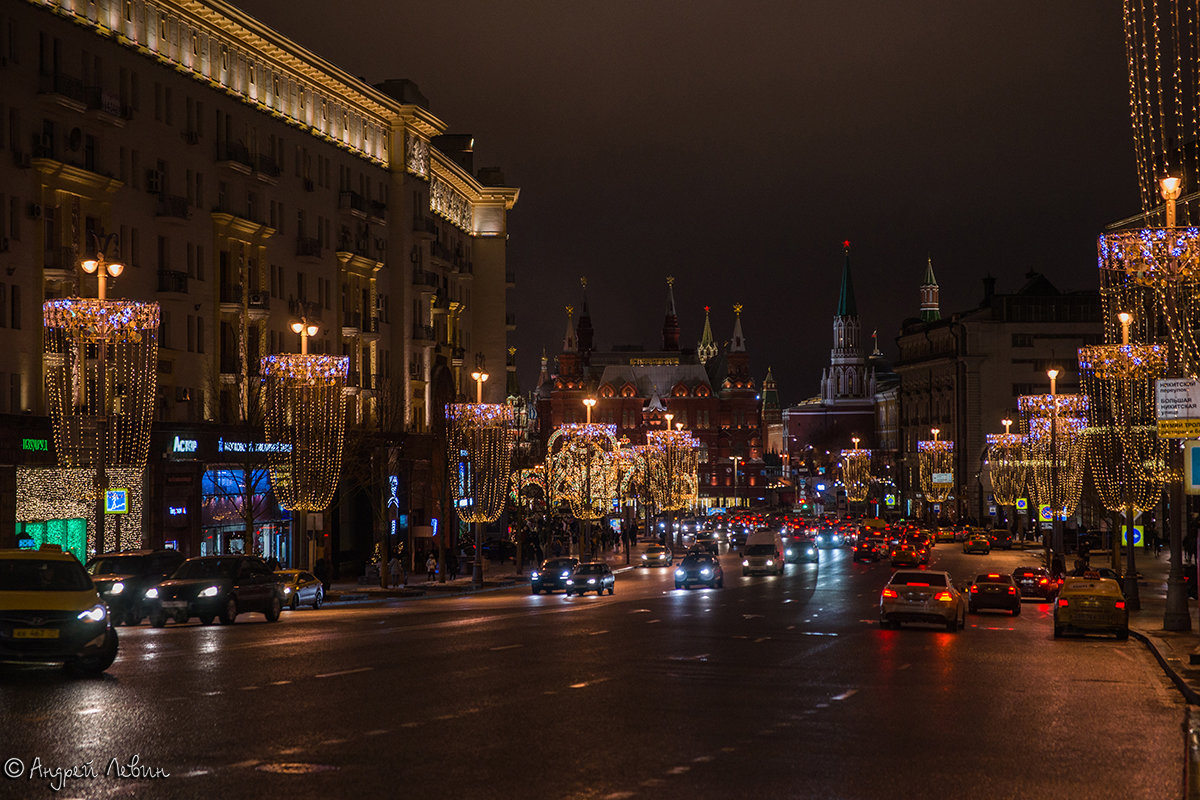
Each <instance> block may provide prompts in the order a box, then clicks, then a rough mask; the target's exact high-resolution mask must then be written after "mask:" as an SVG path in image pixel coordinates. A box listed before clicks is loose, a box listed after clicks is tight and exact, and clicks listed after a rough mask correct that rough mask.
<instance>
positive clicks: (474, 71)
mask: <svg viewBox="0 0 1200 800" xmlns="http://www.w3.org/2000/svg"><path fill="white" fill-rule="evenodd" d="M237 5H238V6H239V7H240V8H242V9H244V10H245V11H246V12H248V13H250V14H251V15H253V16H256V17H258V18H259V19H260V20H262V21H263V22H264V23H266V24H267V25H269V26H271V27H273V28H275V29H276V30H279V31H280V32H282V33H283V34H284V35H286V36H289V37H291V38H292V39H294V40H296V41H297V42H298V43H299V44H301V45H302V46H304V47H307V48H308V49H310V50H312V51H313V52H315V53H317V54H318V55H320V56H321V57H323V58H325V59H327V60H328V61H330V62H332V63H334V64H336V65H338V66H340V67H342V68H343V69H345V70H347V71H348V72H350V73H352V74H355V75H360V76H362V77H363V78H365V79H366V80H367V81H369V82H371V83H377V82H379V81H382V80H384V79H386V78H402V77H403V78H410V79H412V80H414V81H415V82H416V83H417V84H418V85H419V86H420V88H421V90H422V92H423V93H424V94H425V95H426V96H427V97H428V98H429V101H430V106H431V110H432V111H433V113H434V114H436V115H437V116H439V117H440V118H442V119H443V120H445V121H446V122H447V123H449V125H450V131H451V132H457V133H471V134H474V136H475V137H476V151H475V166H476V168H479V167H481V166H493V165H494V166H499V167H501V168H502V169H503V170H504V172H505V176H506V178H507V182H508V184H509V185H513V186H518V187H520V190H521V196H520V200H519V201H518V203H517V206H516V208H515V209H514V211H513V213H512V214H511V216H510V234H511V240H510V248H509V264H510V266H511V267H512V268H513V269H515V270H516V272H517V281H518V284H517V289H516V290H514V291H511V292H510V295H509V298H510V307H511V308H512V310H514V311H515V312H516V314H517V321H518V328H517V331H516V332H515V333H514V334H510V344H514V345H516V346H517V348H518V363H519V369H520V377H521V381H522V385H523V388H525V389H527V390H528V389H530V388H532V385H533V381H534V379H535V377H536V375H537V369H538V357H539V355H540V353H541V350H542V348H543V347H546V348H547V349H548V350H549V351H550V353H551V355H553V354H554V353H555V352H557V351H558V349H559V348H560V346H561V341H562V333H563V329H564V327H565V324H564V319H565V317H564V312H563V306H564V305H566V304H568V303H570V304H572V305H574V306H576V308H578V306H579V304H580V303H579V300H580V289H579V277H580V276H581V275H586V276H587V277H588V280H589V301H590V303H589V305H590V307H591V311H592V319H593V324H594V326H595V329H596V346H597V348H598V349H607V348H608V347H610V346H611V345H613V344H620V343H641V344H644V345H645V346H647V348H656V347H658V346H659V344H660V338H661V334H660V330H661V328H662V321H663V312H664V308H665V298H666V285H665V278H666V276H667V275H674V276H676V283H675V296H676V300H677V303H678V309H679V318H680V325H681V327H682V331H683V335H682V339H683V342H684V344H685V346H686V345H689V344H690V345H693V346H694V343H695V341H696V340H697V339H698V338H699V335H700V331H701V327H702V325H703V315H704V312H703V307H704V306H705V305H711V306H712V307H713V325H714V333H715V335H716V336H717V337H718V338H721V339H728V338H729V335H730V332H731V330H732V325H733V312H732V309H731V306H732V304H733V303H735V302H740V303H743V304H744V306H745V310H744V312H743V320H742V322H743V326H744V329H745V334H746V337H747V342H748V346H749V349H750V352H751V357H752V367H753V370H754V372H755V374H756V376H757V377H759V378H761V376H762V374H763V373H765V371H766V369H767V367H768V366H769V365H770V366H772V367H773V368H774V371H775V377H776V379H777V381H778V383H779V387H780V395H781V400H782V401H783V402H784V403H785V404H791V403H794V402H796V401H798V400H801V399H803V398H805V397H808V396H811V395H813V394H815V393H816V392H817V391H818V387H819V380H820V371H821V368H822V367H823V366H825V365H826V364H827V363H828V360H829V348H830V345H831V339H832V333H831V327H830V326H831V320H832V314H833V311H834V309H835V306H836V301H837V292H838V285H839V280H840V276H841V268H842V241H843V240H844V239H848V240H850V241H851V243H852V244H851V261H852V269H853V274H854V283H855V288H856V292H857V296H858V308H859V314H860V316H861V318H862V324H863V335H864V344H865V345H867V346H869V344H870V339H869V337H870V333H871V331H872V330H873V329H878V330H879V336H880V346H881V348H882V349H883V351H884V353H885V354H886V355H887V356H889V357H894V356H895V354H896V349H895V344H894V337H895V335H896V334H897V332H898V330H899V325H900V321H901V320H902V319H904V318H905V317H909V316H915V315H916V312H917V306H918V285H919V283H920V279H921V277H922V275H923V273H924V269H925V259H926V256H927V255H929V256H932V258H933V265H934V270H935V271H936V273H937V277H938V281H939V283H940V285H941V299H942V311H943V314H946V313H950V312H953V311H961V310H966V309H968V308H972V307H975V306H976V305H978V303H979V300H980V299H981V297H982V295H983V285H982V280H981V279H982V278H983V276H984V275H985V274H987V273H991V274H992V275H994V276H995V277H996V278H997V290H998V291H1000V292H1008V291H1014V290H1015V289H1017V288H1018V287H1019V286H1020V285H1021V284H1022V283H1023V282H1024V280H1025V274H1026V273H1027V272H1028V271H1029V270H1038V271H1041V272H1043V273H1045V274H1046V275H1047V276H1048V277H1049V278H1050V280H1051V281H1052V282H1053V283H1055V284H1056V285H1057V286H1059V288H1062V289H1067V290H1074V289H1090V288H1095V287H1096V285H1097V281H1096V275H1095V273H1096V237H1097V235H1098V234H1099V233H1100V232H1102V230H1103V227H1104V225H1105V223H1108V222H1111V221H1114V220H1116V219H1119V218H1122V217H1125V216H1128V215H1130V214H1133V213H1135V212H1137V211H1139V210H1140V206H1139V201H1138V195H1137V184H1136V173H1135V162H1134V154H1133V147H1132V143H1131V133H1130V123H1129V104H1128V94H1127V91H1128V90H1127V87H1128V76H1127V71H1126V67H1125V55H1124V35H1123V29H1122V22H1121V7H1120V3H1118V2H1116V0H1108V2H1097V0H1055V2H1046V0H1038V1H1037V2H1028V1H1026V0H1010V1H1009V2H1005V3H963V2H961V0H955V1H954V2H932V1H931V0H911V1H910V2H896V0H852V2H847V0H803V1H802V2H797V0H781V1H780V2H774V1H763V0H759V1H754V0H750V1H749V2H740V3H732V2H717V0H691V1H690V2H687V3H683V2H675V1H674V0H657V1H655V2H647V0H609V1H608V2H604V3H587V4H583V3H564V2H561V0H553V1H552V2H551V1H550V0H545V1H542V2H529V1H527V0H513V2H507V3H498V2H495V1H494V0H488V2H484V1H483V0H465V1H462V0H446V2H433V3H396V2H394V1H391V0H388V1H385V0H354V2H346V3H338V4H332V3H318V2H315V1H314V0H242V2H239V3H237ZM303 9H311V11H309V12H304V11H303Z"/></svg>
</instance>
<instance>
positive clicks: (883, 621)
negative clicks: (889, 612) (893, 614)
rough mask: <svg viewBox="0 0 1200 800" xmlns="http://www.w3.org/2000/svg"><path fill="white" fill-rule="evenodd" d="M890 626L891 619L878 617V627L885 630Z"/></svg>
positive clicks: (891, 624)
mask: <svg viewBox="0 0 1200 800" xmlns="http://www.w3.org/2000/svg"><path fill="white" fill-rule="evenodd" d="M892 626H893V623H892V621H891V620H889V619H888V618H887V617H880V618H879V627H881V628H883V629H884V630H887V629H888V628H891V627H892Z"/></svg>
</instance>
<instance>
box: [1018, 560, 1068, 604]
mask: <svg viewBox="0 0 1200 800" xmlns="http://www.w3.org/2000/svg"><path fill="white" fill-rule="evenodd" d="M1012 577H1013V582H1014V583H1016V584H1017V589H1018V590H1019V591H1020V592H1021V597H1023V598H1024V597H1040V598H1041V599H1043V600H1052V599H1054V596H1055V595H1056V594H1058V587H1059V585H1060V584H1059V582H1058V581H1056V580H1055V579H1054V578H1053V577H1051V576H1050V570H1048V569H1046V568H1045V567H1017V568H1016V569H1014V570H1013V572H1012Z"/></svg>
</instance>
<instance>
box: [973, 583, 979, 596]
mask: <svg viewBox="0 0 1200 800" xmlns="http://www.w3.org/2000/svg"><path fill="white" fill-rule="evenodd" d="M978 591H979V587H978V586H975V585H972V586H971V594H976V593H977V592H978Z"/></svg>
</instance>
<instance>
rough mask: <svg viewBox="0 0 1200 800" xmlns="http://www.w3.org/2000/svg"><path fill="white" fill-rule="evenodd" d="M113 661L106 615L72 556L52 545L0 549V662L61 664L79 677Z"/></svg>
mask: <svg viewBox="0 0 1200 800" xmlns="http://www.w3.org/2000/svg"><path fill="white" fill-rule="evenodd" d="M116 657H117V631H116V629H115V628H113V626H112V615H110V614H109V612H108V608H107V607H106V606H105V605H104V603H103V602H102V601H101V600H100V595H99V594H98V593H97V592H96V588H95V586H93V585H92V579H91V578H89V577H88V574H87V572H86V571H85V570H84V569H83V565H81V564H80V563H79V561H77V560H76V559H75V556H73V555H71V554H70V553H64V552H63V551H62V549H61V548H60V547H58V546H57V545H42V547H41V549H39V550H0V661H34V662H58V661H61V662H63V666H64V667H65V668H66V670H67V671H68V672H70V673H71V674H73V675H81V676H82V675H99V674H100V673H102V672H104V670H106V669H108V668H109V666H110V665H111V664H112V662H113V659H115V658H116Z"/></svg>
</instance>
